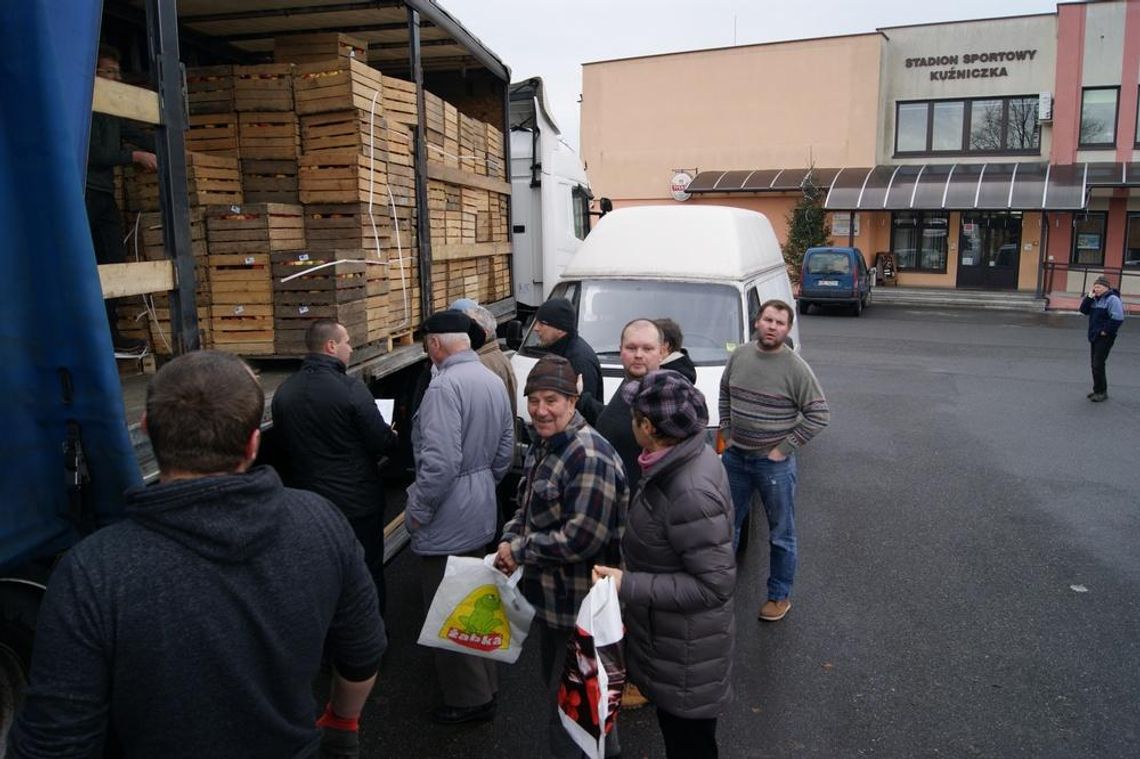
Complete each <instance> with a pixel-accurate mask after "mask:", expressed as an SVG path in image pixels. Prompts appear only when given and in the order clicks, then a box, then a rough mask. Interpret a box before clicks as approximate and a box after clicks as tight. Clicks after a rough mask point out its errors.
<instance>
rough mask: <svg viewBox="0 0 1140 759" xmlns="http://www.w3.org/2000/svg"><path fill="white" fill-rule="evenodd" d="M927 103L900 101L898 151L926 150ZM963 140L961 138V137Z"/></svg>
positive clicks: (915, 151) (896, 142)
mask: <svg viewBox="0 0 1140 759" xmlns="http://www.w3.org/2000/svg"><path fill="white" fill-rule="evenodd" d="M929 110H930V109H929V108H928V107H927V104H926V103H899V118H898V125H899V127H898V133H897V135H896V141H895V151H896V152H898V153H922V152H925V151H926V131H927V115H928V112H929ZM959 142H961V138H959Z"/></svg>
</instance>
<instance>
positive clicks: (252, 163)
mask: <svg viewBox="0 0 1140 759" xmlns="http://www.w3.org/2000/svg"><path fill="white" fill-rule="evenodd" d="M241 183H242V190H243V194H244V195H245V201H246V203H290V204H294V205H295V204H298V203H300V201H301V199H300V195H299V194H298V190H297V159H295V158H294V159H292V160H288V161H269V160H267V161H262V160H246V159H244V158H243V159H242V162H241Z"/></svg>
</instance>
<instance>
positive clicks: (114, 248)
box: [87, 190, 127, 342]
mask: <svg viewBox="0 0 1140 759" xmlns="http://www.w3.org/2000/svg"><path fill="white" fill-rule="evenodd" d="M87 224H88V225H89V226H90V227H91V242H92V243H94V245H95V261H96V262H97V263H101V264H121V263H124V262H125V261H126V260H127V249H126V246H124V245H123V219H122V217H121V216H120V215H119V206H118V205H117V204H116V203H115V196H114V195H112V194H111V193H109V192H98V191H96V190H88V191H87ZM119 301H120V299H119V298H109V299H106V300H104V301H103V305H104V307H105V308H106V309H107V323H108V324H109V325H110V326H111V337H112V339H113V340H114V341H115V342H118V340H119V325H118V324H117V320H116V317H115V305H116V304H117V303H118V302H119Z"/></svg>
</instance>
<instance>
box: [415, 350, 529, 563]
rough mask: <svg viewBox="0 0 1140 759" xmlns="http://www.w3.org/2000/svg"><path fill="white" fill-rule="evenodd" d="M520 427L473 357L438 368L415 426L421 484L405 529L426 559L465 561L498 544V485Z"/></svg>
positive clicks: (496, 383) (498, 387)
mask: <svg viewBox="0 0 1140 759" xmlns="http://www.w3.org/2000/svg"><path fill="white" fill-rule="evenodd" d="M514 444H515V436H514V420H513V418H512V417H511V406H510V403H509V402H508V401H507V391H506V389H505V388H504V387H503V382H502V380H500V379H499V378H498V377H496V376H495V374H494V372H492V371H491V370H490V369H488V368H487V367H485V366H483V364H481V363H480V362H479V357H478V356H477V355H475V351H462V352H460V353H456V354H453V355H451V356H449V357H448V358H447V359H446V360H444V362H443V363H442V364H440V366H439V373H438V374H437V375H436V376H435V377H433V378H432V380H431V384H430V385H428V388H427V391H426V392H425V393H424V398H423V402H422V403H420V408H419V410H418V411H417V412H416V415H415V418H414V419H413V420H412V452H413V454H414V455H415V459H416V481H415V482H414V483H412V485H411V486H410V487H409V488H408V501H407V504H406V505H405V507H404V516H405V524H406V525H407V528H408V532H409V533H411V537H412V550H413V551H414V552H415V553H418V554H420V555H427V556H434V555H447V554H459V553H464V552H466V551H470V550H471V549H473V548H477V547H479V546H482V545H486V544H488V543H490V542H491V540H492V538H494V537H495V516H496V514H497V513H498V505H497V503H496V500H495V483H497V482H498V481H499V480H501V479H502V478H503V476H504V475H505V474H506V473H507V470H508V469H510V466H511V461H512V457H513V455H514Z"/></svg>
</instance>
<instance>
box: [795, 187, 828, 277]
mask: <svg viewBox="0 0 1140 759" xmlns="http://www.w3.org/2000/svg"><path fill="white" fill-rule="evenodd" d="M801 187H802V188H803V195H801V196H800V199H799V201H798V202H797V203H796V207H795V208H793V209H792V211H791V213H789V214H788V217H787V220H786V221H787V224H788V240H787V242H785V243H784V261H785V262H786V263H787V264H788V268H789V269H790V270H792V271H793V272H795V273H796V275H797V276H798V275H799V271H800V264H802V263H803V260H804V251H806V250H807V249H808V248H816V247H819V246H821V245H827V244H829V243H830V241H831V229H830V228H829V227H828V225H827V213H826V212H825V211H824V210H823V201H824V193H823V189H822V188H820V187H819V186H818V185H816V183H815V175H814V173H812V172H809V173H808V175H807V177H805V178H804V182H803V185H801Z"/></svg>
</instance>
